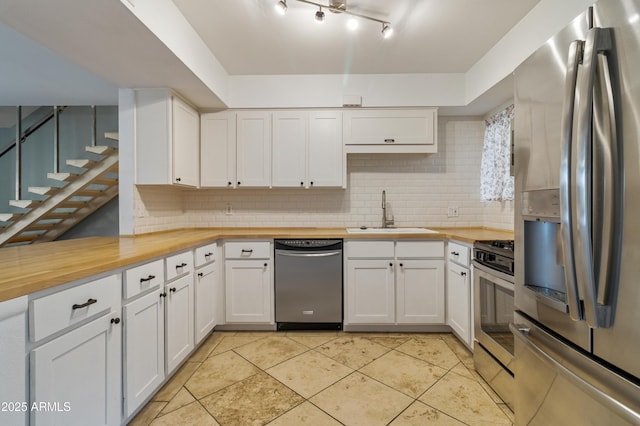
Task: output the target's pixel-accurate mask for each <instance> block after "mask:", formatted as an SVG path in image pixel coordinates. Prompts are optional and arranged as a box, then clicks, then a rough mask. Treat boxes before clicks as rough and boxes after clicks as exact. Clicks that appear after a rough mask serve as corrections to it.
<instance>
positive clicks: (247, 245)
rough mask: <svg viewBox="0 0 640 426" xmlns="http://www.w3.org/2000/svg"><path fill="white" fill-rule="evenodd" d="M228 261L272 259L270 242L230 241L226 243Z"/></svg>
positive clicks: (225, 252) (225, 253)
mask: <svg viewBox="0 0 640 426" xmlns="http://www.w3.org/2000/svg"><path fill="white" fill-rule="evenodd" d="M224 257H225V258H226V259H270V258H271V243H270V242H269V241H228V242H226V243H224Z"/></svg>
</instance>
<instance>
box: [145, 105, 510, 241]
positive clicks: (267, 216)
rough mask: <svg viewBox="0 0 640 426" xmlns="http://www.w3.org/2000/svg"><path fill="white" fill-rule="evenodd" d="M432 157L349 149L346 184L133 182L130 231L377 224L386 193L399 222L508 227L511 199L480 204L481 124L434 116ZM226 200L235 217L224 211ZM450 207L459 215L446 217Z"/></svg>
mask: <svg viewBox="0 0 640 426" xmlns="http://www.w3.org/2000/svg"><path fill="white" fill-rule="evenodd" d="M438 132H439V141H438V144H439V147H438V148H439V152H438V153H437V154H427V155H410V154H395V155H387V154H349V156H348V165H347V170H348V175H347V179H348V184H347V187H348V188H347V189H346V190H344V189H320V188H315V189H298V188H295V189H293V188H291V189H289V188H287V189H278V188H276V189H238V190H227V189H209V190H185V189H182V190H181V189H175V188H167V187H161V188H160V187H138V188H137V190H136V198H135V212H134V213H135V220H136V233H146V232H154V231H160V230H167V229H173V228H181V227H232V226H238V227H279V226H294V227H327V226H335V227H353V226H361V225H366V226H379V225H380V221H381V220H382V209H381V192H382V190H383V189H384V190H386V194H387V202H388V203H389V206H390V209H389V210H390V211H389V212H390V213H391V214H393V216H394V219H395V223H396V225H397V226H425V227H429V226H431V227H443V226H486V227H490V228H499V229H513V202H506V203H499V202H491V203H483V202H481V201H480V191H479V181H480V160H481V156H482V140H483V137H484V122H483V121H482V120H481V119H477V120H476V119H469V118H464V119H460V118H455V117H439V124H438ZM227 205H230V206H231V207H232V211H233V214H231V215H228V214H226V210H227ZM449 206H456V207H458V210H459V216H458V217H452V218H450V217H447V210H448V207H449Z"/></svg>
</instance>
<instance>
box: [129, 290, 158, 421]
mask: <svg viewBox="0 0 640 426" xmlns="http://www.w3.org/2000/svg"><path fill="white" fill-rule="evenodd" d="M161 291H164V289H158V290H156V291H154V292H151V293H149V294H147V295H146V296H143V297H141V298H140V299H137V300H135V301H133V302H131V303H128V304H126V305H125V306H124V308H123V315H124V318H125V321H124V325H125V327H124V356H123V359H124V382H125V383H124V387H123V389H124V392H125V395H124V400H125V407H124V413H125V417H128V416H130V415H131V414H132V413H133V412H134V411H135V410H136V409H137V408H138V407H139V406H140V405H141V404H142V403H143V402H144V401H145V400H146V399H147V397H148V396H149V395H151V394H152V393H153V392H154V391H155V390H156V389H157V387H158V386H159V385H160V384H161V383H162V381H163V380H164V377H165V376H164V297H163V294H164V293H161Z"/></svg>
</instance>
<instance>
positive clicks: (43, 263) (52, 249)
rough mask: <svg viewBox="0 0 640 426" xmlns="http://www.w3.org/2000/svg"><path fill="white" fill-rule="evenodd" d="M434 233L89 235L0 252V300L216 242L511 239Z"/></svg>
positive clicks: (501, 234) (474, 231)
mask: <svg viewBox="0 0 640 426" xmlns="http://www.w3.org/2000/svg"><path fill="white" fill-rule="evenodd" d="M431 229H433V230H434V231H437V232H436V233H430V234H421V233H393V232H388V233H384V234H360V233H358V234H350V233H348V232H347V231H346V230H345V228H202V229H181V230H175V231H167V232H159V233H152V234H144V235H138V236H124V237H91V238H81V239H76V240H65V241H54V242H50V243H42V244H34V245H28V246H19V247H8V248H1V249H0V268H1V269H0V270H2V274H1V275H0V302H2V301H5V300H9V299H13V298H15V297H20V296H24V295H28V294H31V293H35V292H38V291H41V290H45V289H48V288H51V287H55V286H58V285H61V284H65V283H69V282H72V281H76V280H82V279H86V278H89V277H91V276H93V275H97V274H102V273H105V272H108V271H111V270H114V271H115V270H118V269H122V268H125V267H127V266H129V265H133V264H135V263H139V262H144V261H147V260H151V259H153V258H157V257H162V256H166V255H168V254H170V253H173V252H177V251H181V250H187V249H190V248H195V247H198V246H201V245H204V244H207V243H210V242H213V241H216V240H218V239H234V238H238V239H249V238H258V239H259V238H268V239H271V238H345V239H347V238H348V239H388V238H393V239H443V238H446V239H454V240H458V241H463V242H467V243H473V242H474V241H477V240H490V239H513V232H510V231H500V230H493V229H487V228H431Z"/></svg>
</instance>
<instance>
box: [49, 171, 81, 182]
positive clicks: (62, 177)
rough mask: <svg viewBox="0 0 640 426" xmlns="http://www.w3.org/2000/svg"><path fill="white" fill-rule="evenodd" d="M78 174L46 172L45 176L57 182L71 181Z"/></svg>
mask: <svg viewBox="0 0 640 426" xmlns="http://www.w3.org/2000/svg"><path fill="white" fill-rule="evenodd" d="M77 177H78V175H77V174H75V173H47V178H49V179H53V180H57V181H58V182H71V181H72V180H74V179H75V178H77Z"/></svg>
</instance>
